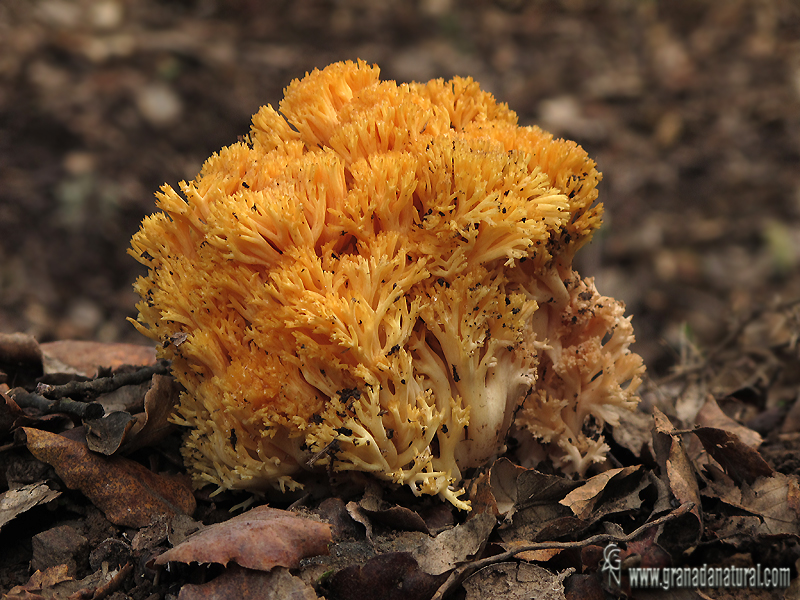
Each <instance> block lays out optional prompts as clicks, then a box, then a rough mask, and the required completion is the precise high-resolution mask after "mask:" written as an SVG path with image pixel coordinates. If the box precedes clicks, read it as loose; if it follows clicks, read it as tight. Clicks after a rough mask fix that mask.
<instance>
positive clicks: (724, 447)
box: [694, 427, 773, 484]
mask: <svg viewBox="0 0 800 600" xmlns="http://www.w3.org/2000/svg"><path fill="white" fill-rule="evenodd" d="M745 429H746V428H745ZM753 433H755V432H753ZM694 434H695V435H696V436H697V437H698V439H699V440H700V441H701V442H702V444H703V448H705V450H706V452H708V453H709V454H710V455H711V456H712V457H713V458H714V460H716V461H717V462H718V463H719V464H720V465H722V468H723V469H725V472H726V473H727V474H728V475H729V476H730V477H731V479H733V480H734V481H735V482H736V483H739V484H741V483H742V482H747V483H753V482H754V481H755V480H756V479H758V478H759V477H769V476H770V475H772V473H773V471H772V467H770V466H769V464H767V462H766V461H765V460H764V459H763V458H762V457H761V455H760V454H759V453H758V452H757V451H756V450H755V449H754V448H753V447H752V446H750V445H749V444H745V443H744V442H742V441H741V440H740V439H739V437H738V436H737V435H736V434H735V433H733V432H732V431H725V430H723V429H716V428H713V427H698V428H697V429H695V430H694Z"/></svg>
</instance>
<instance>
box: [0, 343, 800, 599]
mask: <svg viewBox="0 0 800 600" xmlns="http://www.w3.org/2000/svg"><path fill="white" fill-rule="evenodd" d="M2 344H7V346H4V347H0V356H5V357H12V358H13V360H12V361H10V362H8V361H6V362H3V369H4V373H5V380H6V381H12V380H13V381H18V382H25V386H27V387H24V386H16V387H17V388H18V389H19V390H21V391H25V392H27V393H37V392H38V393H41V395H42V397H43V398H45V399H46V400H47V401H48V402H54V401H58V400H59V398H63V399H70V400H73V401H74V402H76V403H87V402H89V403H96V404H97V405H98V406H101V407H102V409H103V413H104V414H103V416H101V417H100V418H99V419H88V418H81V417H80V415H79V414H78V412H76V411H74V410H68V411H59V410H56V411H55V412H54V411H53V408H54V407H52V406H48V405H41V406H40V407H39V408H37V407H36V406H20V405H19V404H17V403H16V402H15V398H16V396H17V393H19V392H12V391H11V390H10V389H9V386H8V385H5V386H4V387H3V388H0V392H2V403H0V434H1V435H2V439H0V466H2V467H3V471H4V472H5V480H4V481H5V485H6V490H5V491H3V492H2V494H0V536H6V537H0V542H3V540H6V539H9V538H8V536H10V535H18V533H19V531H28V530H30V531H33V532H34V533H33V535H36V532H39V533H43V534H44V533H46V534H47V535H43V536H40V537H39V539H41V540H42V541H45V542H46V541H47V540H55V539H61V538H60V537H59V536H60V534H59V533H58V532H60V531H70V532H71V531H72V530H73V529H74V531H75V533H74V534H72V533H70V535H71V536H72V537H74V538H75V539H76V540H86V542H87V544H86V547H84V544H83V542H81V543H77V542H76V544H77V545H75V546H73V547H71V548H70V549H69V550H66V549H65V550H59V547H60V546H59V544H56V545H55V546H53V545H50V546H48V547H47V548H40V547H39V546H36V548H34V549H33V551H32V552H33V554H30V552H31V550H28V553H29V554H28V556H29V557H30V558H29V559H28V560H29V561H30V562H31V563H32V564H34V565H40V567H41V569H42V570H38V571H35V572H33V573H30V574H29V577H28V579H27V580H23V581H22V582H18V583H16V584H14V585H12V586H9V587H8V588H7V591H6V594H5V596H4V597H7V598H67V597H78V595H80V596H81V597H104V595H110V594H112V593H114V592H118V593H121V594H123V595H124V596H125V597H145V596H146V594H152V593H155V594H159V595H162V596H163V595H169V594H172V595H173V596H177V597H178V598H225V597H240V598H256V597H258V598H261V597H264V598H282V597H296V598H303V599H308V600H312V599H314V598H330V599H332V600H351V599H352V600H360V599H362V598H369V599H370V600H376V599H393V598H403V599H404V600H417V599H419V600H427V599H429V598H437V599H438V598H449V597H459V595H460V597H463V598H467V599H470V598H480V597H504V598H548V599H549V598H565V599H566V598H569V599H577V598H584V597H588V598H593V597H597V598H600V597H624V596H625V595H626V594H631V593H632V591H631V590H630V588H629V587H626V585H627V581H626V580H625V578H624V577H623V585H622V587H621V588H620V589H612V588H609V586H608V584H607V580H606V579H605V578H604V577H603V573H602V563H603V552H604V549H605V548H606V546H607V545H608V544H609V543H610V542H614V543H616V544H617V545H618V546H619V547H620V554H619V557H620V559H621V560H622V561H623V564H625V565H638V566H654V567H665V566H696V565H699V564H705V563H706V562H708V563H709V564H714V565H730V564H734V563H735V564H737V565H740V566H741V565H742V564H743V565H745V566H748V565H754V564H756V563H758V562H761V563H762V564H766V563H767V561H770V566H778V567H784V566H785V567H789V568H790V569H791V574H792V577H796V574H797V570H796V568H795V564H794V563H795V561H796V560H797V559H798V558H800V551H798V543H797V542H798V536H800V482H799V481H798V477H797V473H796V470H792V469H787V468H786V464H787V462H786V460H785V459H784V461H783V462H781V460H780V457H782V456H785V453H786V452H787V448H791V447H792V446H791V444H794V443H796V441H797V439H798V432H797V431H796V429H797V428H796V427H795V428H794V429H795V430H790V431H787V430H786V427H776V428H773V430H772V431H768V432H766V433H765V434H764V433H759V432H757V431H755V430H754V429H753V428H751V427H749V426H748V424H747V423H748V422H749V419H752V415H753V412H754V411H753V410H752V409H750V407H749V404H748V402H752V401H753V400H752V398H753V397H754V396H755V397H759V395H760V396H761V397H763V396H764V395H765V394H766V392H767V388H768V385H772V383H763V382H775V381H776V380H777V381H781V383H782V385H784V386H787V385H789V384H790V383H791V382H792V381H794V382H796V379H792V377H794V375H793V374H792V372H791V371H790V369H789V366H791V365H793V364H794V361H795V360H796V358H795V354H792V352H796V349H795V348H794V347H790V348H787V347H783V349H778V350H775V351H774V352H775V353H777V356H779V357H784V358H782V360H783V361H784V362H785V363H786V365H787V368H785V369H782V370H777V371H773V372H771V374H770V376H769V377H768V378H767V379H763V378H762V379H758V378H756V379H753V378H749V379H748V377H747V376H746V374H744V376H745V379H748V380H750V381H755V380H759V381H762V384H761V387H755V388H748V390H745V391H743V390H739V389H732V387H731V386H729V385H728V384H727V382H728V381H729V380H730V379H731V378H725V377H723V376H722V375H721V374H720V371H724V370H725V369H727V368H734V367H733V366H730V365H729V363H728V362H726V361H727V360H728V359H727V358H726V356H727V355H726V352H725V351H720V352H717V353H716V354H715V355H714V356H712V357H711V358H712V359H713V360H706V362H705V363H704V366H703V367H702V368H699V367H697V366H691V365H690V366H685V367H683V369H684V373H683V374H682V375H681V376H680V377H678V376H672V377H670V378H668V380H667V381H665V382H663V383H661V384H657V383H656V382H651V384H650V389H649V390H648V391H646V392H645V394H644V402H643V405H644V406H643V410H642V411H641V412H638V413H634V414H632V415H630V416H629V418H623V423H624V425H623V426H621V427H620V428H618V429H621V428H624V431H617V430H615V431H613V432H611V433H612V434H613V435H612V436H611V437H610V438H609V439H612V440H613V445H612V451H611V464H609V465H607V467H606V468H605V469H604V470H600V471H597V472H595V473H593V474H591V475H590V476H587V478H586V479H584V480H573V479H570V478H567V477H564V476H562V475H560V474H559V473H557V472H556V471H554V470H552V469H550V468H549V467H548V465H546V464H544V465H540V467H539V468H538V469H531V468H525V467H521V466H519V465H516V464H514V463H512V462H511V461H510V460H508V459H507V458H504V457H500V458H499V459H497V460H496V461H494V462H493V463H492V464H490V465H488V466H486V467H485V468H484V469H482V470H477V471H476V472H475V473H474V474H473V475H472V476H471V478H470V479H469V481H468V482H467V485H468V489H469V495H470V499H471V501H472V505H473V510H472V512H470V513H469V514H464V513H459V512H458V511H454V510H453V509H452V508H451V507H449V506H446V507H445V506H443V505H442V504H441V503H438V502H436V501H435V499H430V498H427V499H419V498H414V497H412V496H410V494H408V493H405V492H403V491H402V490H393V489H391V488H389V487H387V486H382V485H377V484H376V483H375V482H373V481H369V480H364V478H359V477H355V478H347V477H342V476H338V475H336V476H334V477H332V479H331V481H330V482H329V483H327V484H324V485H321V484H320V482H318V483H317V484H310V485H309V486H308V487H307V491H306V492H305V493H303V494H299V495H295V496H294V497H293V498H291V499H290V500H288V501H287V500H285V499H283V498H280V497H269V496H265V497H264V498H262V499H256V502H255V504H254V505H253V504H251V506H253V507H252V508H249V510H245V511H244V512H241V511H242V506H246V505H247V504H248V503H247V502H246V503H244V505H243V504H242V502H241V501H242V497H238V496H235V495H233V494H231V493H222V494H215V493H214V490H213V489H205V488H204V489H200V490H196V491H194V493H192V491H191V489H190V488H189V486H188V483H186V480H185V479H183V477H184V475H183V469H182V466H181V462H180V456H179V453H178V448H179V432H177V431H176V428H175V427H174V426H173V425H172V424H171V423H169V421H168V417H169V415H170V414H171V412H172V407H173V406H174V404H175V401H176V398H177V395H178V394H179V393H180V391H181V390H180V388H179V386H176V385H175V384H174V382H173V380H172V378H171V377H170V376H168V375H164V374H161V373H160V372H159V371H158V370H154V369H153V367H154V363H153V362H152V361H150V360H143V359H142V356H143V355H142V354H141V353H139V352H138V351H137V352H133V353H132V354H131V355H130V356H131V362H132V363H134V366H130V367H129V366H125V365H124V363H125V355H124V351H123V354H122V355H120V354H118V353H119V352H120V351H122V350H121V349H120V348H119V347H115V348H114V353H115V354H114V358H113V364H114V365H115V366H113V367H112V366H106V365H103V364H102V361H100V362H98V361H97V360H94V359H90V360H89V361H88V363H87V359H86V355H82V356H81V357H80V360H81V361H82V362H83V363H84V364H83V366H80V367H72V366H70V365H69V364H68V361H69V360H70V353H66V354H61V355H59V359H58V362H57V363H55V362H54V361H50V364H60V365H62V366H63V369H64V371H63V372H56V371H52V370H50V371H48V369H47V368H46V367H45V366H44V365H45V358H44V357H45V355H46V353H47V350H43V349H37V346H36V345H35V343H31V341H30V340H28V339H24V338H21V337H20V336H14V337H13V338H0V346H2ZM66 347H69V346H68V345H67V346H66ZM787 349H788V350H790V352H789V353H788V354H787V352H786V350H787ZM92 352H99V354H98V356H102V351H101V349H99V347H97V346H94V347H93V348H92ZM781 353H783V354H781ZM76 356H77V355H76ZM65 361H67V362H65ZM137 361H138V364H137ZM90 363H91V364H95V363H96V366H95V367H91V369H94V375H95V377H94V378H92V377H90V376H87V375H86V374H85V373H88V372H89V370H91V369H90V367H87V366H86V365H87V364H90ZM775 364H776V363H775V361H774V360H766V359H765V364H761V365H759V364H755V363H750V365H749V367H750V368H751V369H753V371H758V372H759V373H761V375H763V373H764V370H765V369H775V368H776V367H775ZM9 365H12V366H9ZM736 368H741V365H740V363H738V362H736ZM145 369H147V370H145ZM37 373H38V375H36V376H33V375H35V374H37ZM32 374H33V375H32ZM761 375H760V376H759V377H761ZM742 376H743V375H742V373H739V377H738V378H737V379H735V380H736V381H741V377H742ZM26 377H27V378H28V379H27V380H26ZM100 380H102V381H100ZM42 382H47V383H45V384H44V385H42ZM42 406H43V407H44V408H42ZM55 408H57V407H55ZM789 413H790V410H789V409H787V410H784V411H783V413H782V414H783V415H784V416H786V415H788V414H789ZM784 423H790V421H788V420H787V421H784ZM780 451H782V452H783V453H784V454H780ZM776 456H777V457H778V458H779V460H777V462H776V458H775V457H776ZM322 483H324V482H322ZM264 500H267V501H268V502H269V503H270V504H271V506H267V505H258V504H259V502H263V501H264ZM237 504H238V505H239V508H238V509H237V506H236V505H237ZM43 507H44V508H43ZM98 509H99V510H98ZM43 511H44V512H43ZM81 514H83V515H86V517H85V518H79V519H78V520H77V521H76V520H75V515H81ZM28 515H30V517H29V516H28ZM42 517H44V519H43V518H42ZM38 520H41V523H39V521H38ZM67 523H68V524H69V525H68V527H69V528H71V529H63V528H64V527H65V526H67ZM7 530H8V533H7ZM40 546H41V544H40ZM87 548H88V549H87ZM59 552H61V554H59ZM85 552H90V553H91V557H90V558H89V559H87V558H86V557H85V556H84V557H83V558H81V556H82V553H85ZM59 561H61V562H59ZM732 561H733V562H732ZM73 564H74V565H75V566H74V567H70V568H71V569H76V571H75V573H74V576H73V575H72V574H71V572H70V571H68V570H65V568H66V566H67V565H73ZM711 592H713V590H708V589H705V590H698V591H691V590H686V593H687V594H689V595H687V596H686V597H713V596H709V595H708V594H709V593H711ZM779 592H780V593H782V592H781V591H780V590H778V591H777V592H775V593H779ZM76 594H77V595H76ZM142 594H145V596H142ZM635 595H636V597H639V595H640V593H637V594H635ZM763 597H780V596H763Z"/></svg>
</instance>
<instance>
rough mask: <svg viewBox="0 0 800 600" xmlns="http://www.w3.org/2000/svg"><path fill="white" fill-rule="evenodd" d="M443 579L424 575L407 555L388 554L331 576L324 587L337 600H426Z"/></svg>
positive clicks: (406, 553) (380, 555)
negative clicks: (366, 599)
mask: <svg viewBox="0 0 800 600" xmlns="http://www.w3.org/2000/svg"><path fill="white" fill-rule="evenodd" d="M446 578H447V575H430V574H428V573H426V572H425V571H424V570H422V569H421V568H420V567H419V565H418V564H417V561H416V560H415V559H414V557H413V556H412V555H411V553H409V552H388V553H386V554H379V555H378V556H375V557H373V558H371V559H369V560H368V561H367V562H366V563H364V564H363V565H351V566H349V567H345V568H344V569H342V570H341V571H338V572H336V573H334V574H333V575H332V576H331V577H330V578H329V579H328V580H327V584H326V587H327V589H328V592H329V593H330V594H331V595H332V596H333V597H334V598H337V599H338V600H363V598H365V597H369V598H371V599H372V600H428V598H430V597H431V594H433V593H434V592H435V591H436V589H437V588H438V587H439V586H440V585H441V583H442V582H443V581H445V579H446Z"/></svg>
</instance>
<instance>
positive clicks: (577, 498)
mask: <svg viewBox="0 0 800 600" xmlns="http://www.w3.org/2000/svg"><path fill="white" fill-rule="evenodd" d="M638 470H639V467H638V466H633V467H621V468H618V469H609V470H608V471H604V472H602V473H599V474H597V475H595V476H594V477H590V478H589V479H587V480H586V482H585V483H584V484H583V485H582V486H580V487H578V488H575V489H574V490H572V491H571V492H570V493H569V494H567V495H566V496H564V498H562V499H561V500H559V504H563V505H564V506H566V507H568V508H570V509H571V510H572V512H573V513H574V514H575V516H576V517H578V518H579V519H587V518H589V515H590V514H591V512H592V510H594V507H595V505H596V504H597V501H598V500H599V499H600V497H601V495H602V493H603V490H605V488H606V485H608V483H609V482H610V481H611V480H612V479H615V478H616V477H617V476H619V478H620V479H623V478H625V477H627V476H628V475H630V474H632V473H634V472H636V471H638Z"/></svg>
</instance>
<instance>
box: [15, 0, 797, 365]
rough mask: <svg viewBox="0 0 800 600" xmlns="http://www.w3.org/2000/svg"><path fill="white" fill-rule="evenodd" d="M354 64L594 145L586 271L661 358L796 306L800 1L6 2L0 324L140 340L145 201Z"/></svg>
mask: <svg viewBox="0 0 800 600" xmlns="http://www.w3.org/2000/svg"><path fill="white" fill-rule="evenodd" d="M356 58H362V59H364V60H366V61H368V62H374V63H377V64H378V65H379V66H380V67H381V74H382V77H383V78H385V79H395V80H398V81H410V80H428V79H430V78H434V77H444V78H449V77H452V76H453V75H463V76H467V75H469V76H472V77H474V78H475V79H476V80H478V81H479V82H480V83H481V84H482V86H483V87H484V88H485V89H487V90H489V91H491V92H492V93H493V94H494V95H495V96H496V97H497V98H498V99H499V100H501V101H505V102H507V103H508V104H509V106H510V107H511V108H512V109H513V110H515V111H516V112H517V113H518V114H519V118H520V122H521V124H538V125H540V126H542V127H543V128H545V129H547V130H549V131H551V132H552V133H554V134H556V135H557V136H559V137H568V138H571V139H574V140H576V141H577V142H578V143H580V144H581V145H582V146H583V147H584V148H585V149H586V150H587V151H588V152H589V154H590V156H592V157H593V158H594V159H595V160H596V161H597V163H598V165H599V169H600V170H601V171H602V172H603V173H604V181H603V182H602V184H601V188H600V199H601V200H602V201H603V202H604V204H605V206H606V216H605V227H604V229H603V230H601V232H600V234H599V235H598V236H597V237H596V239H595V241H594V242H593V243H592V244H591V245H590V246H588V247H587V248H585V249H584V250H582V256H581V259H580V264H579V270H580V272H581V273H582V274H583V275H592V276H595V277H596V279H597V284H598V288H599V290H600V291H601V293H603V294H606V295H611V296H614V297H617V298H619V299H622V300H624V301H625V302H626V304H627V306H628V309H629V312H630V313H632V314H633V315H634V325H635V328H636V333H637V339H638V342H637V348H636V350H637V351H638V352H639V353H641V354H642V355H643V356H644V358H645V361H646V362H647V364H648V365H649V367H650V369H651V372H653V373H664V372H666V371H667V370H668V368H669V367H670V366H671V365H673V364H675V362H676V360H678V357H679V355H680V353H681V348H682V346H685V345H686V344H687V342H688V343H694V344H698V345H700V346H701V347H702V346H706V347H709V346H710V345H711V344H714V343H715V342H716V341H717V340H719V339H720V338H721V337H722V336H724V334H725V332H726V331H728V328H729V326H730V323H732V322H733V321H735V320H736V319H737V318H738V316H739V315H742V314H746V313H747V312H748V311H752V310H756V309H758V308H760V307H765V306H768V305H770V304H772V303H776V302H779V301H781V300H791V299H794V298H797V297H798V296H800V273H799V272H798V264H799V263H800V4H798V2H797V1H796V0H725V1H724V2H720V1H718V0H670V1H669V2H667V1H663V2H658V1H655V0H561V1H555V0H528V1H525V0H493V1H492V0H475V1H469V2H456V1H455V0H393V1H392V0H386V1H377V0H336V1H333V0H331V1H317V0H285V1H280V0H275V1H269V2H262V1H260V0H230V1H222V0H216V1H215V0H169V1H167V0H162V1H159V0H94V1H91V0H3V1H2V2H0V331H2V332H16V331H21V332H28V333H32V334H34V335H35V336H36V337H37V338H38V339H39V340H40V341H48V340H53V339H67V338H72V339H92V340H101V341H136V342H142V343H143V342H144V340H143V339H142V338H141V336H139V335H138V334H137V333H136V332H135V331H134V329H133V327H132V326H130V324H128V323H127V322H126V321H125V317H127V316H135V314H136V312H135V309H134V304H135V301H136V297H135V296H134V294H133V292H132V290H131V283H132V282H133V280H134V279H135V278H136V277H137V276H138V275H140V274H141V273H142V272H143V270H142V268H141V267H140V266H139V265H138V263H136V262H135V261H134V260H133V259H132V258H130V257H129V256H128V255H127V254H126V249H127V247H128V242H129V239H130V236H131V235H132V234H133V233H134V232H135V231H136V230H137V228H138V226H139V222H140V221H141V219H142V217H143V216H144V215H146V214H148V213H150V212H152V211H153V210H154V202H153V192H154V191H155V190H156V189H157V188H158V187H160V186H161V185H162V184H163V183H165V182H166V183H169V184H171V185H175V184H176V183H177V182H178V181H180V180H182V179H192V178H194V176H195V175H196V174H197V172H198V170H199V169H200V167H201V165H202V163H203V161H204V159H205V158H206V157H208V156H209V155H210V154H211V153H213V152H215V151H217V150H219V149H220V148H221V147H222V146H225V145H228V144H230V143H232V142H234V141H236V140H237V138H238V136H240V135H243V134H246V133H247V132H248V129H249V120H250V116H251V115H252V114H253V113H255V112H256V110H257V109H258V107H259V106H260V105H262V104H267V103H271V104H273V105H277V103H278V102H279V100H280V98H281V96H282V90H283V88H284V87H285V86H286V85H288V84H289V82H290V81H291V80H292V79H294V78H297V77H302V76H303V75H304V73H305V72H306V71H308V70H311V69H313V68H315V67H319V68H321V67H323V66H325V65H327V64H329V63H331V62H333V61H337V60H343V59H356Z"/></svg>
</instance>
